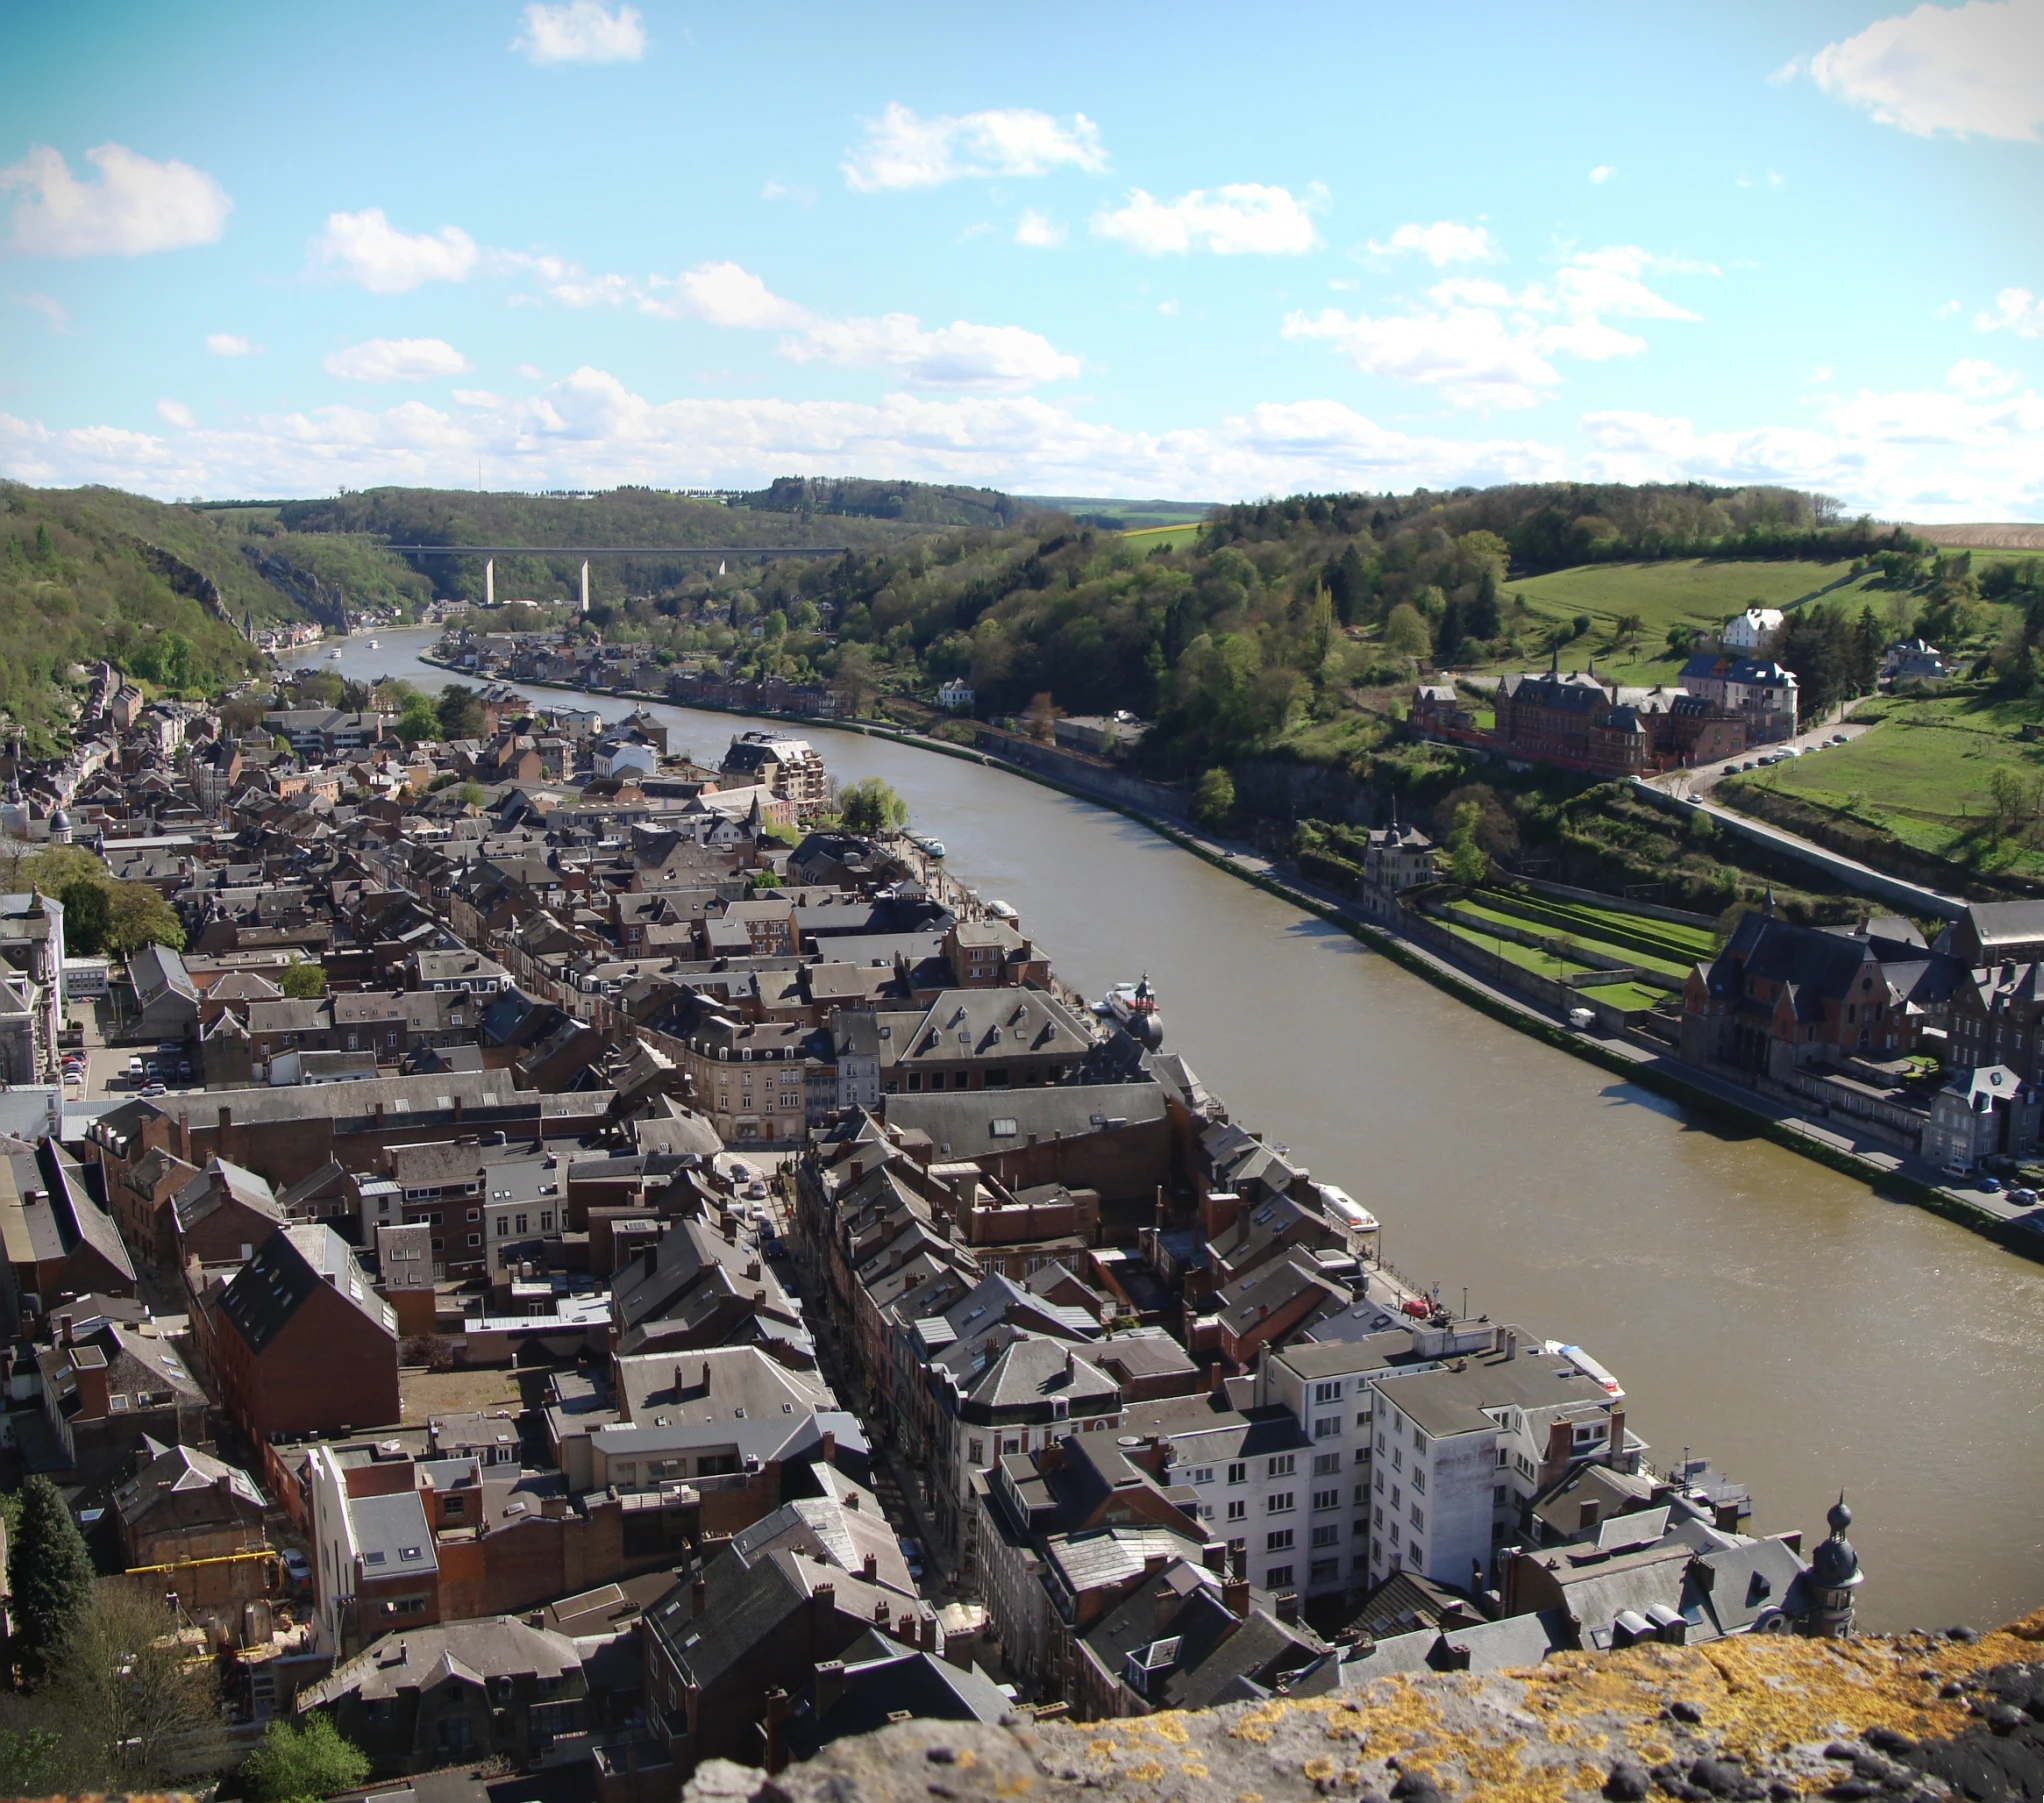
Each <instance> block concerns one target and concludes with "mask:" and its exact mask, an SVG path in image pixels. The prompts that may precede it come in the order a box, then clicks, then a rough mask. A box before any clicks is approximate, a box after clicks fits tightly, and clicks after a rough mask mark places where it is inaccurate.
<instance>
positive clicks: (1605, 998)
mask: <svg viewBox="0 0 2044 1803" xmlns="http://www.w3.org/2000/svg"><path fill="white" fill-rule="evenodd" d="M1582 995H1583V999H1584V1000H1585V1001H1596V1002H1604V1003H1607V1004H1608V1005H1609V1006H1611V1007H1613V1008H1624V1009H1628V1010H1638V1011H1639V1012H1641V1013H1644V1012H1646V1011H1648V1010H1649V1009H1651V1008H1652V1007H1653V1006H1654V1004H1655V1003H1657V1002H1665V1001H1667V1000H1669V999H1670V997H1669V996H1668V994H1667V992H1666V991H1665V990H1661V989H1642V988H1641V987H1640V986H1639V985H1638V984H1637V983H1596V984H1586V985H1585V986H1584V987H1583V990H1582Z"/></svg>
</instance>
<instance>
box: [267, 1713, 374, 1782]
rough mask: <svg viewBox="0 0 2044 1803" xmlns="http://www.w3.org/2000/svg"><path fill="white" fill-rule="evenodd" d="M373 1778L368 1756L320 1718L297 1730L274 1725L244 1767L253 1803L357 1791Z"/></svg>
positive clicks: (278, 1721)
mask: <svg viewBox="0 0 2044 1803" xmlns="http://www.w3.org/2000/svg"><path fill="white" fill-rule="evenodd" d="M368 1775H369V1758H368V1755H367V1754H365V1753H364V1752H363V1751H362V1750H361V1748H359V1747H357V1746H356V1745H355V1744H354V1743H353V1742H352V1741H350V1740H348V1739H346V1738H345V1737H344V1736H343V1735H342V1733H341V1731H340V1730H339V1729H338V1728H336V1727H335V1726H334V1725H333V1723H332V1722H331V1721H329V1720H328V1719H327V1717H325V1716H324V1715H320V1714H318V1713H316V1712H315V1713H314V1714H312V1715H308V1716H307V1717H306V1718H305V1720H304V1721H303V1723H301V1724H299V1725H297V1726H294V1725H293V1724H292V1723H290V1722H288V1721H285V1720H283V1719H282V1718H281V1717H280V1718H277V1719H275V1720H273V1721H271V1723H270V1724H269V1726H268V1727H266V1728H265V1729H264V1730H263V1738H262V1741H261V1742H260V1744H259V1745H258V1746H257V1747H256V1749H255V1751H254V1752H252V1753H251V1754H249V1756H248V1757H247V1758H246V1759H244V1760H243V1761H242V1762H241V1790H242V1795H243V1796H245V1797H247V1798H249V1799H250V1803H294V1800H295V1799H297V1798H301V1797H330V1796H332V1795H333V1794H334V1793H335V1792H336V1791H344V1790H353V1789H354V1788H355V1787H356V1786H357V1785H359V1784H360V1783H361V1782H362V1780H363V1779H364V1778H366V1777H367V1776H368Z"/></svg>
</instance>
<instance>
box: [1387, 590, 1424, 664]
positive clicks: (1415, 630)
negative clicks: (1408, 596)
mask: <svg viewBox="0 0 2044 1803" xmlns="http://www.w3.org/2000/svg"><path fill="white" fill-rule="evenodd" d="M1433 648H1434V639H1433V634H1432V633H1430V632H1428V631H1427V623H1426V620H1425V618H1424V617H1423V616H1422V615H1421V613H1420V611H1419V609H1418V608H1416V607H1414V606H1413V604H1412V603H1411V602H1410V601H1401V602H1399V604H1398V605H1397V606H1396V607H1394V608H1393V609H1392V610H1391V617H1390V618H1389V619H1388V620H1386V621H1385V622H1384V649H1385V650H1386V651H1388V652H1390V653H1391V654H1392V655H1393V656H1394V657H1426V656H1427V655H1429V654H1430V653H1431V652H1432V650H1433Z"/></svg>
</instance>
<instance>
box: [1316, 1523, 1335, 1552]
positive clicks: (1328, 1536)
mask: <svg viewBox="0 0 2044 1803" xmlns="http://www.w3.org/2000/svg"><path fill="white" fill-rule="evenodd" d="M1313 1544H1314V1545H1315V1546H1339V1545H1340V1544H1341V1523H1340V1522H1338V1521H1330V1522H1329V1523H1328V1524H1327V1525H1326V1526H1325V1527H1323V1528H1315V1529H1314V1530H1313Z"/></svg>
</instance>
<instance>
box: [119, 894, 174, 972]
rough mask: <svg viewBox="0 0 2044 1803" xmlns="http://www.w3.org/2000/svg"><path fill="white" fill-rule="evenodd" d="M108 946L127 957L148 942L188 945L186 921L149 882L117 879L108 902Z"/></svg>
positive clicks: (171, 945)
mask: <svg viewBox="0 0 2044 1803" xmlns="http://www.w3.org/2000/svg"><path fill="white" fill-rule="evenodd" d="M108 914H109V919H108V922H107V935H106V948H107V950H108V951H110V952H118V953H119V954H120V955H121V956H122V957H124V958H125V957H126V956H127V955H128V953H130V952H132V951H138V950H140V949H141V948H142V947H143V946H145V945H167V946H169V947H170V948H171V950H172V951H177V952H181V951H183V950H184V948H185V929H184V923H183V922H182V921H180V920H179V919H178V917H177V915H176V914H175V913H174V912H173V911H172V909H171V906H170V903H168V902H167V901H165V900H164V899H163V897H162V896H161V895H159V894H158V893H157V892H156V891H155V890H154V889H152V888H150V886H149V885H148V884H147V883H115V884H114V885H113V886H112V890H111V895H110V899H109V902H108Z"/></svg>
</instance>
